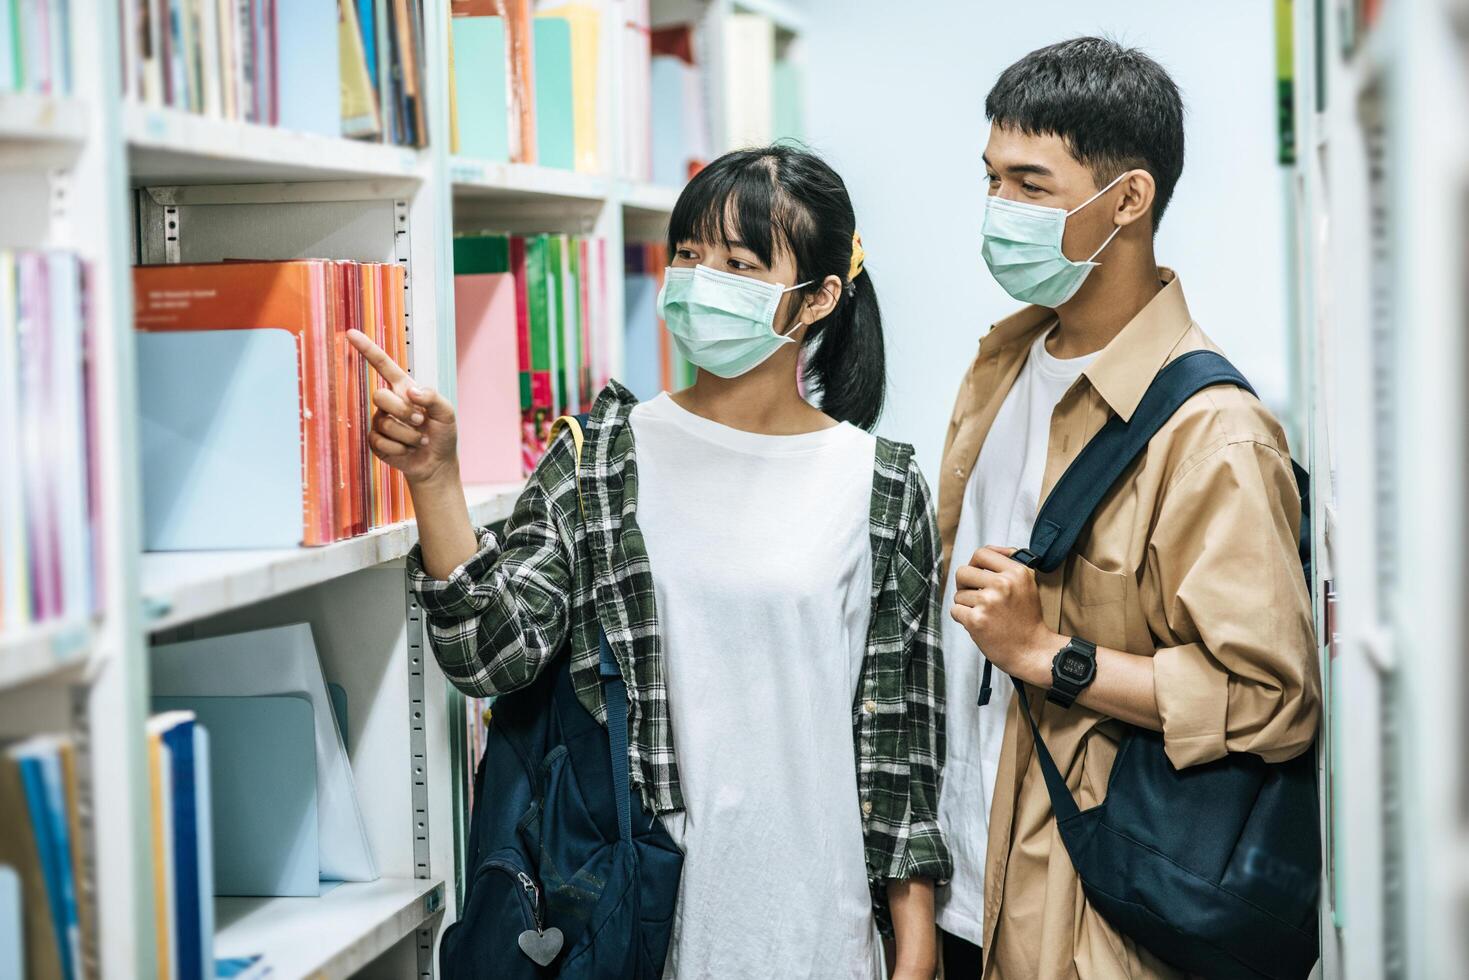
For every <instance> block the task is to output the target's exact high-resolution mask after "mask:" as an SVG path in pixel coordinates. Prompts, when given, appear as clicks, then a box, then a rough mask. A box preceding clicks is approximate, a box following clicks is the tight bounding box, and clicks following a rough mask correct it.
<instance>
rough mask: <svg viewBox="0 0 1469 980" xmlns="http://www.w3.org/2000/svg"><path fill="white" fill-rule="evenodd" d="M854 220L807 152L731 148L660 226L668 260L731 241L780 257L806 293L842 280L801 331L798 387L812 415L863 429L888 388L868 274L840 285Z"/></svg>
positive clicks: (872, 421) (840, 191)
mask: <svg viewBox="0 0 1469 980" xmlns="http://www.w3.org/2000/svg"><path fill="white" fill-rule="evenodd" d="M855 231H856V216H855V215H854V214H853V213H852V199H851V198H850V197H849V196H848V195H847V185H846V184H844V183H842V179H841V178H840V177H838V176H837V174H836V171H834V170H832V169H831V167H829V166H827V164H826V162H825V161H824V160H822V159H821V158H820V157H818V156H817V155H816V154H814V153H811V152H809V151H807V150H804V149H801V148H800V147H796V146H791V145H788V144H780V143H778V144H776V145H774V146H766V147H760V148H758V149H750V150H736V151H735V152H733V153H726V154H725V155H724V156H722V157H720V158H719V159H717V160H715V161H714V162H713V163H711V164H709V165H708V166H707V167H705V168H704V169H703V170H701V171H699V173H698V175H697V176H695V177H694V179H693V180H691V181H689V184H688V186H687V187H685V188H684V191H683V193H682V194H680V195H679V198H678V203H677V204H676V205H674V208H673V214H672V216H671V217H670V218H669V222H668V252H669V254H670V255H673V254H674V253H675V252H676V250H677V248H678V243H679V242H687V241H692V242H705V243H713V242H719V243H722V244H724V245H726V246H728V245H730V244H731V243H736V242H737V243H739V244H740V245H741V246H743V247H744V248H747V249H749V250H750V251H752V252H754V253H755V254H756V255H757V256H759V258H760V261H761V262H763V263H765V264H766V265H767V266H768V265H770V264H771V263H772V260H773V259H774V258H775V256H776V254H777V253H779V252H781V251H789V252H790V253H791V255H792V256H793V257H794V258H795V260H796V282H806V281H807V280H810V282H811V285H809V286H806V287H804V288H803V289H802V293H803V294H806V295H809V294H810V293H812V292H815V291H816V289H817V288H818V287H819V286H820V285H821V282H822V281H823V280H824V279H825V278H826V277H827V276H836V277H838V278H839V279H841V280H842V283H843V285H844V288H843V290H842V294H841V297H840V298H839V299H838V300H837V305H836V308H835V309H833V310H832V311H831V313H830V314H828V315H827V316H825V317H824V318H822V319H820V320H818V321H816V322H815V323H813V324H812V325H811V326H810V327H809V328H808V329H807V330H806V338H805V340H804V342H803V343H804V344H805V345H806V346H807V352H806V383H807V385H808V386H810V388H811V389H812V390H813V391H819V392H820V393H821V409H822V411H824V412H826V414H827V415H830V416H831V417H832V418H834V419H837V420H838V421H843V422H851V423H852V424H853V425H856V426H859V427H861V428H863V429H871V428H872V427H873V426H874V425H876V424H877V419H878V416H880V415H881V414H882V403H883V398H884V394H885V391H886V388H887V368H886V357H885V354H884V350H883V338H882V315H881V313H880V311H879V310H878V307H877V291H876V290H875V289H874V288H873V286H872V274H871V273H869V272H867V271H865V270H864V271H862V272H861V273H859V274H858V275H857V277H856V279H854V280H851V281H848V279H847V273H848V272H849V271H850V269H851V261H852V235H853V233H854V232H855Z"/></svg>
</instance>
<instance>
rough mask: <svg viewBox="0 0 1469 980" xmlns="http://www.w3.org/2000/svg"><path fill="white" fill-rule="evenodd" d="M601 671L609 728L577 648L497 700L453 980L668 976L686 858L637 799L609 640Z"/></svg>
mask: <svg viewBox="0 0 1469 980" xmlns="http://www.w3.org/2000/svg"><path fill="white" fill-rule="evenodd" d="M577 421H578V423H579V424H578V425H577V426H576V427H574V428H573V430H572V431H573V434H574V435H575V437H576V445H577V450H578V453H580V449H581V423H584V422H585V416H581V417H579V418H578V420H577ZM558 424H559V423H558ZM600 673H601V678H602V691H603V694H604V695H605V697H606V702H607V725H606V727H605V728H604V727H603V726H602V725H601V724H599V723H598V722H597V719H596V718H594V717H593V716H592V715H591V714H590V713H589V712H588V711H587V710H586V709H585V708H584V707H583V706H582V704H581V702H580V701H579V700H577V697H576V690H575V688H574V686H573V685H572V683H571V657H570V651H569V650H563V651H562V652H561V653H559V654H558V655H557V657H556V661H555V665H554V666H553V667H551V668H550V669H548V670H546V671H545V672H543V673H542V675H541V676H540V677H539V678H537V679H536V681H535V682H534V683H533V684H531V685H530V686H529V687H526V688H523V689H521V690H519V691H515V692H513V693H510V694H505V695H502V696H500V697H499V698H497V699H496V700H495V704H494V709H493V714H492V717H491V723H490V727H489V733H488V737H487V740H486V744H485V751H484V756H483V757H482V759H481V760H480V764H479V768H478V769H477V770H476V772H475V776H474V799H475V806H474V812H473V813H472V814H471V815H470V821H471V824H470V833H469V856H468V869H469V874H470V879H469V883H468V887H467V889H466V896H465V903H464V909H463V914H462V915H461V916H460V917H459V920H458V921H457V922H455V923H454V924H453V925H451V926H450V927H449V928H448V929H446V930H444V937H443V941H442V943H441V944H440V947H439V972H440V974H441V975H442V976H443V977H444V978H445V980H538V978H546V977H557V978H562V980H660V978H661V977H662V975H663V962H664V959H665V957H666V956H667V953H668V942H669V935H670V932H671V930H672V927H673V911H674V903H675V901H676V900H677V897H678V883H679V878H680V875H681V873H682V869H683V854H682V853H681V852H680V851H679V849H678V847H677V846H676V845H675V844H674V842H673V839H672V838H671V837H669V836H668V832H667V831H666V830H664V829H663V826H662V824H661V823H659V821H658V819H657V818H656V817H654V816H651V815H649V814H647V813H646V812H645V811H644V810H643V808H642V805H641V803H640V802H637V801H635V800H634V799H633V797H632V791H631V781H630V778H629V771H628V760H627V739H628V732H627V685H626V683H625V682H624V680H623V678H622V673H621V671H620V670H619V669H618V666H617V661H616V659H615V658H614V657H613V655H612V649H611V647H610V646H609V645H608V643H607V637H606V636H605V635H603V636H602V637H601V662H600Z"/></svg>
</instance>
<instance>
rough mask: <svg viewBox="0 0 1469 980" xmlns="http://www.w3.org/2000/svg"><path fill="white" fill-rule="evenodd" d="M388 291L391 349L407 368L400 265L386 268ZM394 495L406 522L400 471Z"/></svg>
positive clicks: (409, 513) (408, 509)
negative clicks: (390, 306) (390, 300)
mask: <svg viewBox="0 0 1469 980" xmlns="http://www.w3.org/2000/svg"><path fill="white" fill-rule="evenodd" d="M388 286H389V289H388V291H389V292H390V293H391V294H392V296H393V305H392V311H393V312H392V316H391V318H390V319H389V320H388V329H389V330H391V331H392V336H393V348H394V350H396V351H397V354H398V363H399V364H402V365H403V366H404V367H407V366H408V360H409V358H408V316H407V308H406V304H407V299H408V293H407V273H406V271H405V270H404V268H403V266H401V265H392V266H389V267H388ZM393 485H394V494H395V496H396V498H397V501H398V514H397V517H396V518H395V519H396V520H399V521H407V520H411V519H412V518H413V500H412V498H410V497H409V496H408V478H407V477H405V476H404V475H403V473H402V471H400V470H394V471H393Z"/></svg>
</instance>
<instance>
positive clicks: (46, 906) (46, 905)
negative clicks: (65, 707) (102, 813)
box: [0, 735, 97, 980]
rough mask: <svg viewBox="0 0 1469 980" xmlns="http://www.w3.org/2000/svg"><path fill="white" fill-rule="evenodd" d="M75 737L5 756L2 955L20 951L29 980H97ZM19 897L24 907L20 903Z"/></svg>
mask: <svg viewBox="0 0 1469 980" xmlns="http://www.w3.org/2000/svg"><path fill="white" fill-rule="evenodd" d="M77 776H78V774H77V758H76V748H75V745H74V743H73V740H72V738H71V736H70V735H37V736H34V737H31V738H28V739H25V740H23V741H18V742H13V743H11V744H10V745H8V746H6V747H5V749H4V751H3V753H0V826H3V827H4V828H5V832H4V833H3V834H0V869H7V868H8V869H9V871H10V872H11V874H12V875H13V878H12V879H11V884H10V889H11V899H10V900H6V899H5V897H4V896H3V895H0V940H4V941H3V942H0V949H6V950H9V949H13V948H17V947H18V948H19V950H20V953H21V955H20V957H19V958H20V959H21V961H22V962H23V964H24V967H25V973H24V975H25V976H27V977H42V978H51V977H60V978H64V980H74V978H80V977H83V976H94V975H96V972H95V970H96V965H97V964H96V950H95V945H94V942H93V936H94V930H93V920H92V905H91V901H90V895H91V892H90V886H89V884H88V883H87V882H86V881H85V880H84V877H83V868H84V867H85V862H84V861H83V858H82V855H83V853H84V850H85V845H84V842H83V840H82V835H83V834H90V832H91V827H90V826H89V824H88V822H87V821H84V820H83V817H82V812H81V806H80V802H81V801H80V798H79V792H78V782H77ZM17 898H18V901H16V900H15V899H17Z"/></svg>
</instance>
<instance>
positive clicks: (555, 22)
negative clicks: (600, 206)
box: [450, 0, 611, 173]
mask: <svg viewBox="0 0 1469 980" xmlns="http://www.w3.org/2000/svg"><path fill="white" fill-rule="evenodd" d="M450 6H451V11H452V13H453V15H454V16H453V19H452V21H451V32H450V74H451V75H452V77H453V80H454V81H453V85H452V87H451V89H450V116H451V120H452V123H451V135H450V140H451V147H450V148H451V150H452V152H454V153H460V154H463V155H464V156H468V157H474V158H476V159H482V160H488V161H491V162H499V163H505V162H514V163H533V164H538V165H540V166H543V167H555V168H559V169H563V170H577V171H580V172H583V173H599V172H601V170H602V160H601V154H600V144H601V132H600V129H599V127H598V119H599V118H600V115H601V100H602V97H603V96H602V91H601V88H600V86H599V85H598V84H597V80H598V77H599V72H600V58H601V37H602V31H603V25H604V24H606V23H610V22H611V18H610V14H609V12H608V11H609V8H608V3H607V0H581V2H541V3H537V4H535V9H534V11H533V10H532V4H531V0H452V2H451V4H450Z"/></svg>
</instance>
